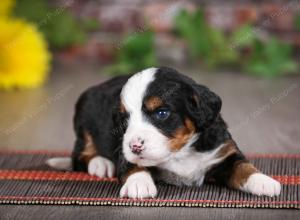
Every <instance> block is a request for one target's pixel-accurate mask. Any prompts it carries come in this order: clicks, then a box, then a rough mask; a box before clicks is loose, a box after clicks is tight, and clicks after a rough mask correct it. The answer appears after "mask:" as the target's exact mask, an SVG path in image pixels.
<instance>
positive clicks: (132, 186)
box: [120, 171, 157, 199]
mask: <svg viewBox="0 0 300 220" xmlns="http://www.w3.org/2000/svg"><path fill="white" fill-rule="evenodd" d="M156 194H157V189H156V186H155V184H154V181H153V179H152V177H151V175H150V174H149V173H148V172H146V171H140V172H137V173H134V174H131V175H130V176H129V177H128V178H127V180H126V182H125V184H124V185H123V186H122V188H121V191H120V196H121V197H128V198H139V199H143V198H154V197H155V196H156Z"/></svg>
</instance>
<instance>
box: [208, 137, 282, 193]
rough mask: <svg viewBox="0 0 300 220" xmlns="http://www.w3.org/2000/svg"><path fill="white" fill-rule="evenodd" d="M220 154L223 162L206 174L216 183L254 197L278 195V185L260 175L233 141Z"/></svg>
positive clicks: (274, 181)
mask: <svg viewBox="0 0 300 220" xmlns="http://www.w3.org/2000/svg"><path fill="white" fill-rule="evenodd" d="M220 152H222V153H221V154H223V155H225V157H224V160H223V161H222V162H221V163H219V164H218V165H216V166H215V167H214V168H212V170H211V171H209V172H208V174H211V177H213V178H215V179H216V180H217V182H219V183H225V184H226V185H228V186H229V187H232V188H234V189H238V190H242V191H244V192H249V193H252V194H255V195H266V196H277V195H279V194H280V190H281V186H280V183H279V182H278V181H276V180H274V179H272V178H271V177H269V176H267V175H265V174H263V173H261V172H260V171H259V170H258V169H257V168H256V167H255V166H254V165H253V164H251V163H250V162H249V161H248V160H247V159H246V158H245V156H244V155H243V154H242V153H241V152H240V150H239V149H238V148H237V146H236V145H235V143H234V142H233V141H228V142H227V145H226V146H225V148H223V149H222V150H221V151H220ZM208 176H210V175H208Z"/></svg>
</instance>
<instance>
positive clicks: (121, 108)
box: [119, 101, 126, 113]
mask: <svg viewBox="0 0 300 220" xmlns="http://www.w3.org/2000/svg"><path fill="white" fill-rule="evenodd" d="M119 110H120V112H121V113H125V112H126V109H125V106H124V104H123V102H122V101H121V102H120V108H119Z"/></svg>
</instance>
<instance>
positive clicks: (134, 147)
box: [129, 138, 144, 155]
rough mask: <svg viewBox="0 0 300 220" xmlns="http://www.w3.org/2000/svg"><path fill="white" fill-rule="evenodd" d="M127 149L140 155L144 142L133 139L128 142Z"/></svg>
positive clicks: (139, 139)
mask: <svg viewBox="0 0 300 220" xmlns="http://www.w3.org/2000/svg"><path fill="white" fill-rule="evenodd" d="M129 147H130V149H131V151H132V153H134V154H136V155H140V154H141V153H142V151H143V150H144V140H142V139H141V138H137V139H134V140H132V141H131V142H130V144H129Z"/></svg>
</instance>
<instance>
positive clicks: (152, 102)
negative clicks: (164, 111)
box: [145, 96, 163, 111]
mask: <svg viewBox="0 0 300 220" xmlns="http://www.w3.org/2000/svg"><path fill="white" fill-rule="evenodd" d="M162 105H163V101H162V99H161V98H159V97H158V96H151V97H150V98H148V99H147V100H146V101H145V106H146V108H147V109H148V110H149V111H153V110H155V109H157V108H158V107H161V106H162Z"/></svg>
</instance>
